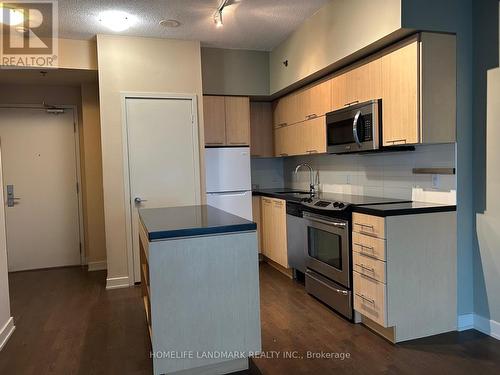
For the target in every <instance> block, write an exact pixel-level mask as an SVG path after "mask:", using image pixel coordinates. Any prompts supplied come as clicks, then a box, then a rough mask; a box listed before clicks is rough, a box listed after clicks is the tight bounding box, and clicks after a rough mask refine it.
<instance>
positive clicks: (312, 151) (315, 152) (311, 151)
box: [306, 150, 318, 154]
mask: <svg viewBox="0 0 500 375" xmlns="http://www.w3.org/2000/svg"><path fill="white" fill-rule="evenodd" d="M306 152H307V153H308V154H317V153H318V150H307V151H306Z"/></svg>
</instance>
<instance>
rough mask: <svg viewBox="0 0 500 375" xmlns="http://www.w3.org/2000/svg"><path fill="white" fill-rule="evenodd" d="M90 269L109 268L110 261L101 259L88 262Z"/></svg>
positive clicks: (100, 269) (90, 270)
mask: <svg viewBox="0 0 500 375" xmlns="http://www.w3.org/2000/svg"><path fill="white" fill-rule="evenodd" d="M87 266H88V271H89V272H92V271H102V270H105V269H107V268H108V263H107V262H106V261H105V260H100V261H97V262H88V263H87Z"/></svg>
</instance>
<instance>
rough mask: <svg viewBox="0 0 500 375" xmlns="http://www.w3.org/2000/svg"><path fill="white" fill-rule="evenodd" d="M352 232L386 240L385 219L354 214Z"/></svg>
mask: <svg viewBox="0 0 500 375" xmlns="http://www.w3.org/2000/svg"><path fill="white" fill-rule="evenodd" d="M352 230H353V231H354V232H358V233H362V234H366V235H367V236H372V237H378V238H385V220H384V218H383V217H378V216H372V215H365V214H358V213H353V214H352Z"/></svg>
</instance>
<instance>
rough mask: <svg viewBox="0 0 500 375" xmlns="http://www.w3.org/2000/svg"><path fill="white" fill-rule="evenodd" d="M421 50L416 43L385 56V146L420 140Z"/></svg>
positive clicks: (383, 112) (383, 115)
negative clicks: (419, 60)
mask: <svg viewBox="0 0 500 375" xmlns="http://www.w3.org/2000/svg"><path fill="white" fill-rule="evenodd" d="M418 50H419V43H418V41H414V42H412V43H410V44H408V45H406V46H403V47H401V48H399V49H397V50H395V51H393V52H391V53H388V54H387V55H385V56H383V57H382V81H383V82H384V83H383V85H382V98H383V102H382V106H383V107H382V124H383V132H382V137H383V145H384V146H392V145H401V144H403V145H404V144H415V143H419V141H420V126H419V118H418V116H419V108H418V107H419V103H418V99H419V92H418V90H419V87H418V86H419V85H418V82H419V72H418V68H419V67H418V65H419V64H418V57H419V53H418Z"/></svg>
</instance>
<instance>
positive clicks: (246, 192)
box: [207, 191, 250, 196]
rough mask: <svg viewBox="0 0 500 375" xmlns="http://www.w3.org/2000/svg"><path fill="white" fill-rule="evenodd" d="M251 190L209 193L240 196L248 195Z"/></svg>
mask: <svg viewBox="0 0 500 375" xmlns="http://www.w3.org/2000/svg"><path fill="white" fill-rule="evenodd" d="M249 192H250V191H225V192H222V193H207V195H231V196H240V195H246V194H248V193H249Z"/></svg>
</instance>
